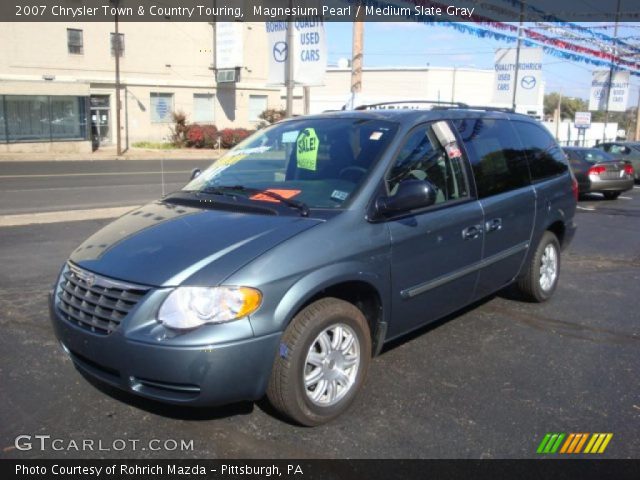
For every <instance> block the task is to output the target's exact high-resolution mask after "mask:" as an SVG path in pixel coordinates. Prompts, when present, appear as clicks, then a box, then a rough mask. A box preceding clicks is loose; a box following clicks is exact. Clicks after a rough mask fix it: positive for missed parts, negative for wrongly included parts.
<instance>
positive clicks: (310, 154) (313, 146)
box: [296, 128, 320, 172]
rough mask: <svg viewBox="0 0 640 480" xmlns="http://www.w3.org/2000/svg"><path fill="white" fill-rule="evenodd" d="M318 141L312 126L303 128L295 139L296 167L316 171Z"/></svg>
mask: <svg viewBox="0 0 640 480" xmlns="http://www.w3.org/2000/svg"><path fill="white" fill-rule="evenodd" d="M319 147H320V142H319V141H318V135H316V131H315V130H314V129H313V128H305V129H304V130H302V132H300V135H298V139H297V140H296V164H297V165H298V168H302V169H304V170H312V171H314V172H315V171H316V162H317V161H318V148H319Z"/></svg>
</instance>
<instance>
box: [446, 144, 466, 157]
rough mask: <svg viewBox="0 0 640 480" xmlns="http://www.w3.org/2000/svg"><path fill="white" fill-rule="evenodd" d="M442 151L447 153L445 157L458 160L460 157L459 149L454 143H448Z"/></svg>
mask: <svg viewBox="0 0 640 480" xmlns="http://www.w3.org/2000/svg"><path fill="white" fill-rule="evenodd" d="M444 149H445V150H446V151H447V156H448V157H449V158H458V157H461V156H462V152H461V151H460V148H458V144H457V143H455V142H454V143H450V144H449V145H447V146H446V147H444Z"/></svg>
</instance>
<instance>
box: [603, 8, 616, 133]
mask: <svg viewBox="0 0 640 480" xmlns="http://www.w3.org/2000/svg"><path fill="white" fill-rule="evenodd" d="M619 20H620V0H618V2H617V4H616V23H615V25H614V27H613V40H614V42H615V41H616V40H618V21H619ZM616 53H617V49H616V45H615V43H614V44H613V48H612V53H611V66H610V67H609V82H608V83H609V86H608V87H607V103H606V104H605V106H604V128H603V129H602V142H603V143H604V142H606V141H607V125H608V123H609V100H610V99H611V87H612V86H613V73H614V66H615V62H614V58H615V56H616ZM614 140H615V138H614Z"/></svg>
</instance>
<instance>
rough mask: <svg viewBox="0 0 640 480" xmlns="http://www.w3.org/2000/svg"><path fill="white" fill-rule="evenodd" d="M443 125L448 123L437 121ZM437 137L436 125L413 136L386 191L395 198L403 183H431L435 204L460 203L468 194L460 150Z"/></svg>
mask: <svg viewBox="0 0 640 480" xmlns="http://www.w3.org/2000/svg"><path fill="white" fill-rule="evenodd" d="M438 123H439V124H444V126H445V127H446V128H448V124H446V123H445V122H438ZM443 143H445V142H444V141H442V140H441V139H439V138H438V135H437V133H436V130H434V124H430V125H427V126H425V127H420V128H418V129H417V130H416V131H415V132H413V133H412V134H410V136H409V138H408V139H407V141H406V143H405V144H404V146H403V147H402V150H401V151H400V153H399V154H398V157H397V159H396V162H395V164H394V166H393V168H392V169H391V171H390V172H389V175H388V176H387V188H388V190H389V194H390V195H395V193H396V191H397V189H398V186H399V185H400V183H402V182H403V181H404V180H408V179H417V180H428V181H429V182H430V183H431V184H432V185H433V186H434V187H436V202H435V203H436V204H438V203H444V202H447V201H450V200H458V199H460V198H464V197H466V196H467V195H468V189H467V184H466V181H465V177H464V173H463V163H462V162H463V159H462V157H461V154H460V150H459V149H458V148H457V147H453V146H451V147H450V148H447V145H444V144H443Z"/></svg>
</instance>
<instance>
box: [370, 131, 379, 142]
mask: <svg viewBox="0 0 640 480" xmlns="http://www.w3.org/2000/svg"><path fill="white" fill-rule="evenodd" d="M381 138H382V132H373V133H372V134H371V135H370V136H369V140H380V139H381Z"/></svg>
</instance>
